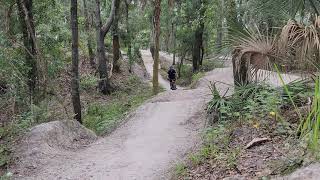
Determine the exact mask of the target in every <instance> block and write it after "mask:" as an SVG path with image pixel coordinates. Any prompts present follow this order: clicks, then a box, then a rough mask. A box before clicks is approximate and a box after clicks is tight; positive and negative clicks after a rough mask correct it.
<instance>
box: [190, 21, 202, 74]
mask: <svg viewBox="0 0 320 180" xmlns="http://www.w3.org/2000/svg"><path fill="white" fill-rule="evenodd" d="M203 29H204V26H203V25H202V24H201V25H200V26H199V27H198V28H197V30H196V32H195V42H194V45H193V51H192V66H193V72H197V71H198V70H199V65H201V48H202V43H203Z"/></svg>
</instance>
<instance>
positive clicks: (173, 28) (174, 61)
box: [171, 20, 176, 65]
mask: <svg viewBox="0 0 320 180" xmlns="http://www.w3.org/2000/svg"><path fill="white" fill-rule="evenodd" d="M171 26H172V44H173V61H172V65H175V64H176V31H175V25H174V21H173V20H172V24H171Z"/></svg>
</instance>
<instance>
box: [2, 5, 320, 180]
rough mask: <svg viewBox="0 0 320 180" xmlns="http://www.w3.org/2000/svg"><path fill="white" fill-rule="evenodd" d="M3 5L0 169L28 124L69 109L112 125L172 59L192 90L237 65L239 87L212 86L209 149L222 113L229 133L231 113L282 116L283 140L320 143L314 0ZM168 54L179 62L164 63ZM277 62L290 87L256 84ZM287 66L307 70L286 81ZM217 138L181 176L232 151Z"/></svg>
mask: <svg viewBox="0 0 320 180" xmlns="http://www.w3.org/2000/svg"><path fill="white" fill-rule="evenodd" d="M0 15H1V16H0V20H1V24H0V142H1V146H0V154H1V156H2V157H1V158H0V167H5V166H6V165H8V164H9V163H10V160H9V159H10V152H11V150H10V147H11V145H12V142H13V139H15V138H17V137H19V136H20V135H22V134H23V133H24V132H25V131H26V129H28V128H30V127H33V126H35V125H37V124H40V123H44V122H49V121H55V120H62V119H69V118H70V119H75V120H77V121H78V122H80V123H81V124H83V125H84V126H86V127H87V128H90V129H92V130H93V131H95V132H96V133H98V134H99V135H102V134H105V133H106V132H109V131H111V129H114V128H115V127H116V126H117V123H118V122H117V120H118V119H121V118H123V116H125V115H126V113H127V111H129V110H132V109H133V108H134V107H135V106H138V105H140V104H141V103H143V102H144V100H146V99H148V98H150V97H151V96H152V95H157V94H158V93H159V92H161V91H162V89H161V85H160V84H159V79H160V78H163V79H167V75H166V72H167V69H168V68H169V67H170V66H171V65H172V66H173V67H174V68H175V69H176V70H177V81H176V83H177V84H178V85H180V86H186V87H191V88H194V87H196V83H197V82H198V80H199V79H201V78H202V77H203V76H205V73H206V72H208V71H212V70H213V69H215V68H220V67H223V62H226V63H225V64H228V62H230V64H231V66H232V76H233V78H234V83H233V84H234V85H231V86H232V87H230V89H234V94H233V95H231V96H227V94H228V93H227V92H223V93H225V94H221V92H220V93H219V92H218V90H217V88H216V86H217V84H216V83H217V82H211V85H209V86H210V90H211V93H212V100H211V101H210V103H209V104H208V108H207V111H208V112H207V113H208V116H209V120H208V122H209V123H207V125H208V126H209V127H210V128H213V129H211V131H210V132H209V134H210V133H211V134H210V135H211V139H210V142H206V143H207V144H206V145H207V147H213V146H214V145H212V144H214V143H213V142H214V139H213V138H212V137H216V136H217V135H216V134H215V133H217V132H219V133H220V134H224V132H221V129H218V130H217V129H214V127H215V126H216V125H217V123H218V126H219V127H222V126H223V128H224V130H223V131H225V132H226V131H227V129H228V127H226V126H229V125H230V127H231V126H234V124H233V123H234V122H238V121H241V123H239V124H242V121H245V120H248V121H245V122H249V121H250V123H251V122H252V123H253V124H254V125H253V126H254V127H258V126H259V127H260V125H261V126H263V125H262V124H264V123H265V124H264V125H265V126H266V127H267V126H269V125H268V123H270V122H273V120H274V119H275V120H279V121H281V123H282V124H281V123H280V122H276V123H275V124H276V125H275V126H277V125H279V124H281V128H284V130H283V131H285V132H281V133H283V134H282V135H281V138H282V139H284V137H282V136H285V137H290V138H292V137H295V139H294V140H296V141H299V142H302V143H306V144H308V145H307V147H306V149H307V150H306V151H308V152H312V153H313V155H314V154H317V153H318V149H319V148H318V142H319V127H320V118H319V115H320V111H319V104H318V103H319V102H320V94H319V88H320V86H319V75H318V72H319V62H320V1H318V0H290V1H288V0H192V1H190V0H186V1H182V0H140V1H139V0H82V1H78V0H71V1H70V2H69V1H63V0H5V1H0ZM146 49H147V50H148V52H150V53H151V54H152V58H153V74H151V77H152V79H151V81H152V90H151V87H149V86H148V84H147V83H146V82H144V79H143V78H140V79H139V78H138V77H137V73H136V72H135V68H136V69H137V66H139V67H140V66H141V67H143V68H142V69H145V67H144V64H143V62H142V55H141V51H140V50H146ZM161 52H166V53H169V54H170V55H172V57H173V62H172V63H171V62H170V63H169V64H168V62H164V61H163V58H162V57H161ZM159 67H161V68H159ZM271 72H273V73H275V74H276V76H277V78H278V79H279V80H280V81H281V86H282V87H283V88H278V89H277V88H274V87H270V86H269V85H265V84H261V82H258V79H267V78H269V77H270V74H271ZM281 73H290V74H295V75H297V76H299V77H303V78H302V79H303V80H301V81H298V82H294V83H290V84H288V85H286V83H285V82H284V80H283V79H282V76H281ZM279 89H281V90H279ZM273 96H274V97H277V98H276V99H273V98H271V97H273ZM129 101H130V102H129ZM257 107H260V108H257ZM306 109H307V110H306ZM289 112H290V113H289ZM270 113H271V117H270ZM287 114H295V117H292V116H291V115H290V116H289V115H288V116H287ZM120 117H121V118H120ZM109 118H110V119H111V120H110V121H109ZM116 119H117V120H116ZM213 119H214V120H213ZM293 119H295V121H293ZM107 120H108V121H107ZM256 121H259V122H256ZM221 122H222V124H219V123H221ZM267 122H268V123H267ZM284 122H285V123H284ZM250 123H248V124H250ZM244 124H245V123H244ZM257 124H259V125H257ZM236 126H237V125H236ZM239 126H240V125H239ZM251 126H252V125H251ZM270 126H271V125H270ZM272 127H273V126H272ZM277 127H278V126H277ZM257 129H259V128H257ZM264 130H265V129H264ZM270 131H271V130H270ZM274 131H276V130H274ZM272 132H273V131H272ZM249 133H250V132H249ZM263 133H266V134H267V133H270V132H269V131H268V132H266V131H263ZM230 136H231V135H230ZM275 136H276V135H275ZM217 137H218V136H217ZM272 137H273V136H272ZM281 138H280V139H281ZM225 139H227V137H225ZM282 139H281V141H280V140H279V142H280V143H281V142H284V140H283V141H282ZM222 141H223V140H222ZM230 143H231V142H230ZM288 144H290V143H288ZM226 147H228V148H230V147H229V146H225V147H223V148H226ZM214 148H215V149H212V148H211V149H210V148H209V149H207V150H208V154H210V155H208V154H206V156H205V157H204V156H199V157H198V156H197V158H200V157H201V158H202V159H201V158H200V159H201V160H199V162H198V160H195V161H197V162H196V163H195V164H193V166H181V167H178V171H179V173H178V175H177V177H178V178H179V177H183V176H189V177H190V178H191V179H192V178H195V174H196V173H194V174H193V173H192V172H194V171H193V170H195V169H197V168H196V167H198V166H201V165H203V164H206V165H207V166H213V165H212V164H211V165H208V162H206V160H207V159H214V160H217V159H218V158H217V157H216V156H218V155H217V154H219V153H224V151H223V148H222V147H221V146H214ZM202 155H203V154H202ZM233 155H234V154H233ZM213 156H214V157H213ZM226 156H228V157H230V156H231V155H230V154H227V155H226ZM228 160H230V159H227V160H226V161H228ZM228 162H229V161H228ZM215 163H218V164H219V162H218V160H217V161H215ZM232 163H233V162H232ZM232 163H231V164H232ZM207 166H206V167H207ZM227 166H228V168H229V169H228V171H239V170H238V169H237V166H235V165H234V164H232V165H230V163H229V164H228V165H227ZM209 169H210V168H209ZM213 169H214V168H213ZM211 170H212V169H211ZM208 171H210V170H208ZM229 173H231V172H229ZM248 173H249V174H250V172H248ZM200 174H201V173H200ZM231 174H232V173H231ZM278 174H279V173H278ZM206 175H207V174H206ZM206 175H204V176H203V177H204V178H207V177H209V175H208V176H206ZM217 176H218V177H219V178H222V177H225V176H223V175H221V174H219V175H217Z"/></svg>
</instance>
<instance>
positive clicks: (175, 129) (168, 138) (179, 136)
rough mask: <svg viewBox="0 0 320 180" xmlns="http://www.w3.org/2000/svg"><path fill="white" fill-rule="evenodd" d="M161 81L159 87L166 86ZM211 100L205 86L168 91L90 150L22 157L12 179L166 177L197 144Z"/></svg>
mask: <svg viewBox="0 0 320 180" xmlns="http://www.w3.org/2000/svg"><path fill="white" fill-rule="evenodd" d="M150 58H151V54H150V53H147V52H145V53H143V59H144V61H145V63H146V67H147V70H148V71H149V73H150V74H152V72H151V70H152V69H150V67H152V66H150ZM159 77H161V76H159ZM161 79H162V78H160V83H161V85H163V86H164V87H169V84H168V83H167V82H166V81H165V80H164V79H162V80H161ZM209 98H210V96H209V95H208V91H207V88H198V89H195V90H177V91H166V92H164V93H161V94H159V95H158V96H156V97H154V98H153V99H151V100H149V101H148V102H146V103H145V104H144V105H142V106H141V107H139V108H138V109H137V111H136V112H134V113H133V114H132V115H131V116H130V117H129V119H128V122H127V123H125V124H124V125H122V126H121V127H119V128H118V129H117V130H115V131H114V132H113V133H112V134H111V135H109V136H107V137H104V138H101V139H99V140H97V141H96V142H94V143H92V144H90V145H88V147H85V148H80V149H76V150H72V149H69V150H68V149H63V148H61V147H55V146H52V145H50V144H49V145H48V146H47V149H46V151H45V152H41V149H37V153H39V152H40V153H42V154H43V156H41V158H36V159H35V160H36V163H31V162H32V157H31V158H30V157H28V158H27V159H26V160H23V159H21V161H20V162H21V163H20V164H18V165H17V167H16V168H15V169H12V170H11V171H12V172H13V173H14V174H15V179H37V180H39V179H46V180H48V179H49V180H50V179H75V180H82V179H83V180H87V179H103V180H105V179H110V180H122V179H123V180H131V179H137V180H140V179H147V180H151V179H167V177H166V175H167V174H168V171H169V169H170V168H171V167H173V166H174V165H175V164H176V163H177V162H178V161H179V160H181V159H182V158H183V157H184V156H185V154H186V153H187V152H189V150H190V149H191V148H192V147H194V146H195V145H196V144H197V143H199V142H200V132H201V130H202V129H203V124H204V120H203V119H202V112H203V109H204V105H205V103H206V102H207V101H208V100H209ZM45 143H47V142H45ZM25 148H27V149H26V151H28V148H30V149H32V148H33V147H31V146H27V147H25ZM33 155H34V153H30V154H29V156H33ZM35 157H37V156H35ZM28 162H30V164H28Z"/></svg>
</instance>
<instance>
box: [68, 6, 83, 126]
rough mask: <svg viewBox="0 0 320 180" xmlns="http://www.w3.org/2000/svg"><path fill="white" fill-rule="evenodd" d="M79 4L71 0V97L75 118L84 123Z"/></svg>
mask: <svg viewBox="0 0 320 180" xmlns="http://www.w3.org/2000/svg"><path fill="white" fill-rule="evenodd" d="M77 6H78V2H77V0H71V9H70V11H71V30H72V80H71V96H72V104H73V110H74V114H75V116H74V118H75V119H76V120H77V121H79V122H80V123H82V120H81V102H80V92H79V49H78V46H79V34H78V12H77V11H78V10H77V9H78V8H77Z"/></svg>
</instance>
